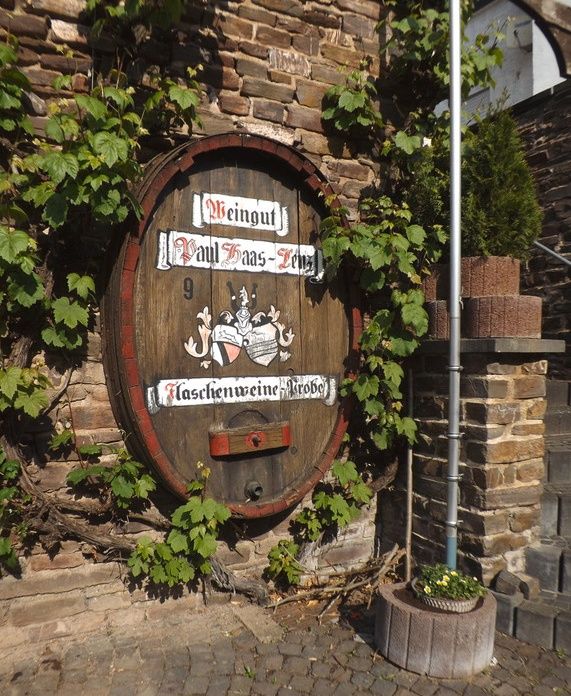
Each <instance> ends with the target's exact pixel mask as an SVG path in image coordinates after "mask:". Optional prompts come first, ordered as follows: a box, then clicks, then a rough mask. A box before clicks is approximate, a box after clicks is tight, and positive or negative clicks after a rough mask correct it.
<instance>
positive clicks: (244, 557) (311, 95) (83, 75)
mask: <svg viewBox="0 0 571 696" xmlns="http://www.w3.org/2000/svg"><path fill="white" fill-rule="evenodd" d="M84 9H85V2H83V1H82V0H1V1H0V33H1V34H2V37H6V36H7V35H8V34H12V35H15V36H16V37H17V38H18V40H19V46H20V48H19V56H20V65H21V67H22V69H23V70H24V72H25V73H26V74H27V76H28V77H29V79H30V82H31V84H32V93H31V94H30V98H29V99H30V109H31V111H32V112H33V122H34V125H35V127H36V128H37V129H38V130H39V131H41V130H42V128H43V127H44V126H45V123H46V120H47V119H46V114H47V113H48V109H49V105H50V102H52V101H53V100H56V99H58V98H60V97H61V96H68V95H66V94H65V93H63V94H62V93H58V92H56V91H55V90H54V88H53V87H52V83H53V80H54V79H55V78H56V77H57V76H58V75H61V74H71V75H72V76H73V85H74V88H75V89H76V90H77V91H79V92H81V91H86V90H87V89H88V88H89V85H90V82H91V80H92V55H93V54H92V46H91V45H90V42H89V40H88V31H87V29H86V27H85V26H84V24H82V19H81V13H82V12H83V10H84ZM379 11H380V5H379V3H378V2H376V1H374V0H334V1H333V2H332V1H331V0H313V1H311V2H306V1H305V0H303V1H302V0H236V1H231V0H220V1H214V0H195V1H193V2H192V1H191V2H189V4H188V8H187V10H186V11H185V14H184V17H183V19H182V21H181V22H180V25H179V26H177V28H176V31H175V32H174V34H173V36H172V40H165V41H164V42H162V43H159V42H157V40H155V39H149V40H147V41H146V42H145V43H144V44H143V46H142V47H141V50H140V55H141V60H140V61H139V62H137V64H133V65H130V66H129V69H130V70H137V71H139V73H140V74H142V75H143V76H144V74H145V73H148V71H149V70H151V69H152V66H153V64H155V63H160V65H161V66H166V67H168V68H169V70H170V72H171V73H172V74H173V75H175V76H183V75H184V74H185V71H186V68H187V66H189V65H191V66H192V65H196V64H197V63H198V62H200V63H202V64H203V65H204V71H203V73H202V78H201V79H202V80H203V82H204V94H203V100H202V104H201V106H200V110H199V111H200V116H201V118H202V123H203V125H202V126H201V127H200V128H198V129H197V130H196V132H195V133H194V134H193V135H197V136H201V135H213V134H217V133H222V132H227V131H234V132H248V133H255V134H260V135H265V136H268V137H270V138H274V139H276V140H278V141H280V142H282V143H285V144H288V145H292V146H295V147H297V148H299V150H300V151H301V152H303V153H305V154H306V155H307V156H308V157H309V158H310V159H311V160H312V161H313V162H314V163H315V164H316V165H317V166H318V167H319V168H320V169H321V171H322V172H323V173H324V174H325V175H326V176H327V178H328V179H329V181H330V183H331V184H332V186H333V188H334V190H335V191H336V193H337V194H338V196H339V198H340V200H341V202H342V203H344V204H346V205H347V206H348V208H349V209H350V210H352V211H354V210H355V208H356V203H357V200H358V197H359V195H360V192H361V190H362V189H363V188H364V187H366V186H367V185H368V184H370V183H371V182H372V181H373V179H374V178H375V176H376V168H375V165H374V163H373V162H372V160H371V159H370V157H369V155H368V153H367V152H365V151H362V150H359V148H358V146H357V147H354V148H353V149H351V150H349V149H348V148H347V147H345V146H344V144H343V143H342V142H341V141H340V140H339V139H337V138H334V137H330V136H329V135H327V134H326V133H325V132H324V129H323V125H322V122H321V101H322V98H323V95H324V93H325V91H326V90H327V89H328V87H330V86H331V85H332V84H336V83H340V82H341V81H343V79H344V77H343V72H342V71H343V70H346V69H348V68H355V67H357V66H358V65H359V62H360V61H361V59H362V58H363V57H364V56H366V55H369V54H370V55H371V56H373V71H378V42H377V39H376V35H375V31H374V29H375V24H376V21H377V20H378V18H379ZM97 48H98V49H99V50H100V52H101V54H102V56H103V60H104V61H105V60H111V57H112V55H113V51H114V47H113V45H112V44H110V43H109V42H108V41H106V40H105V39H104V38H102V39H100V40H99V41H98V42H97ZM143 79H145V78H144V77H143ZM187 137H188V133H185V132H184V131H181V132H180V133H179V134H178V135H177V136H176V137H175V138H174V139H173V138H164V137H153V138H148V139H147V141H146V142H145V143H144V145H143V148H142V157H143V159H149V158H150V157H152V156H153V155H154V154H157V153H159V152H161V151H166V150H168V149H170V148H171V147H172V146H173V144H175V142H176V141H181V140H183V139H185V138H187ZM83 251H84V253H89V251H88V247H86V248H85V249H84V250H83ZM37 360H38V361H39V362H40V363H41V362H43V363H44V364H45V365H46V370H47V371H48V372H49V375H50V377H51V379H52V382H53V385H54V391H57V389H58V388H59V387H60V386H61V385H62V384H64V383H65V381H67V380H69V390H68V397H69V398H67V397H66V398H65V399H62V400H60V401H59V402H58V404H57V406H56V407H55V408H54V409H53V410H52V411H51V412H50V414H49V419H50V423H44V424H43V425H42V424H38V425H37V429H36V431H34V432H31V433H29V440H30V444H33V445H34V447H35V448H36V449H37V451H38V452H39V453H40V454H39V456H38V457H37V458H36V460H35V464H34V466H33V467H32V469H31V471H30V473H31V474H32V476H33V477H34V479H35V480H36V482H37V483H38V485H39V486H40V487H41V489H42V490H44V491H46V492H49V493H50V494H57V495H60V496H69V495H70V491H69V490H68V489H67V487H66V485H65V478H66V476H67V474H68V472H69V471H70V469H71V468H73V467H74V466H76V465H77V464H78V461H77V456H76V455H73V454H70V455H66V456H62V455H60V456H54V455H53V454H52V453H50V452H49V451H48V448H47V442H48V438H49V436H50V432H51V426H55V427H56V428H57V429H61V428H73V430H74V431H75V434H76V439H77V443H78V444H79V445H81V444H86V443H93V442H96V443H105V444H108V445H110V446H119V445H121V444H122V433H121V431H120V430H119V428H118V425H117V423H116V421H115V418H114V416H113V412H112V410H111V406H110V402H109V395H108V389H107V385H106V378H105V372H104V366H103V361H102V350H101V332H100V325H99V321H98V322H97V324H96V326H95V327H94V329H93V331H92V332H91V333H90V335H89V342H88V345H87V349H86V352H85V353H84V354H82V355H78V356H77V360H76V362H75V364H74V365H73V367H71V368H70V367H69V366H68V365H64V364H62V363H61V360H59V359H58V358H57V357H56V356H51V355H41V356H38V358H37ZM104 461H105V458H104ZM157 503H158V504H159V505H161V504H164V508H163V509H166V510H168V509H169V506H170V507H171V508H172V506H173V505H174V504H175V503H176V501H173V499H172V498H170V497H169V496H168V495H166V494H164V495H162V496H159V498H158V500H157ZM373 518H374V511H370V512H369V513H367V514H365V515H364V517H363V518H362V519H361V520H360V521H359V522H358V523H356V524H355V525H354V526H353V527H352V528H350V529H349V530H348V531H347V533H346V534H345V535H344V538H343V539H339V540H338V541H337V542H334V543H332V544H330V545H328V547H327V549H326V550H325V554H324V558H323V562H322V563H323V564H326V565H327V566H328V567H333V568H334V567H336V565H343V566H344V565H347V564H349V563H352V562H355V561H358V560H360V559H365V558H368V557H369V556H370V553H371V551H372V549H373V543H374V533H375V527H374V519H373ZM288 523H289V515H282V516H281V517H280V518H279V519H275V518H272V519H270V520H261V521H258V522H256V523H251V524H249V525H248V524H246V523H243V522H237V523H236V525H235V529H234V531H235V532H236V538H235V539H234V540H233V541H229V543H228V544H226V545H225V544H222V545H221V550H220V553H221V557H222V559H223V560H225V561H226V562H227V563H228V564H229V565H230V566H231V567H232V568H233V569H235V570H236V571H238V572H240V571H244V572H247V573H252V572H253V573H254V574H258V575H259V573H260V570H261V568H262V567H263V566H265V565H266V563H267V559H266V554H267V552H268V550H269V548H270V547H271V546H273V545H274V544H275V543H276V541H277V539H279V538H281V537H283V536H285V535H286V533H287V528H288ZM105 529H107V530H109V529H113V525H112V524H111V525H109V524H106V525H105ZM114 532H115V533H117V534H127V535H138V534H141V533H148V532H149V530H148V529H147V528H146V527H145V526H144V525H143V524H141V523H139V522H136V523H135V522H129V523H127V524H122V525H119V526H116V527H115V529H114ZM105 560H106V559H105V558H104V557H102V556H101V555H99V554H97V553H95V552H94V551H93V549H92V548H90V547H89V545H86V544H82V543H77V542H74V541H69V542H65V544H64V545H63V547H62V549H61V550H60V553H59V554H57V555H55V556H48V555H47V554H46V553H45V552H44V551H43V550H42V549H41V548H40V546H39V545H37V546H35V547H33V548H32V549H31V550H30V553H29V554H28V555H27V556H26V558H24V559H23V570H24V577H23V580H20V581H18V582H17V583H16V581H13V580H12V579H11V578H3V579H1V580H0V613H2V612H4V613H2V615H3V616H5V618H6V621H7V623H8V624H9V625H11V626H12V628H13V629H14V631H13V632H12V634H11V635H12V636H13V637H15V638H14V639H16V638H17V640H20V641H26V640H28V639H29V638H30V636H31V635H35V634H36V633H37V631H34V625H35V624H36V623H39V622H41V621H42V620H45V621H48V620H49V618H50V617H52V618H56V617H57V616H59V617H64V620H67V619H65V617H66V616H69V615H71V614H73V613H81V612H84V611H87V610H92V609H93V607H95V605H97V606H98V607H99V609H93V610H94V611H103V612H105V611H108V610H109V611H111V610H112V609H113V608H115V609H116V608H118V607H121V606H124V605H125V604H130V603H133V602H141V601H147V600H148V597H147V596H146V595H145V596H143V595H142V594H141V593H138V594H137V593H134V594H131V595H125V594H124V588H125V583H124V582H123V581H122V580H121V579H120V574H119V573H120V571H119V570H118V567H116V566H115V565H114V564H106V566H108V572H102V571H101V570H100V565H101V564H100V562H101V561H105ZM314 565H315V566H316V567H318V566H319V565H320V562H319V561H317V562H315V563H314ZM111 571H113V572H111ZM110 572H111V574H110V575H109V573H110ZM33 594H42V595H44V594H46V595H49V598H48V599H49V601H47V604H46V603H44V604H42V607H40V609H41V610H40V609H38V611H36V612H35V613H34V612H27V613H26V612H24V613H23V614H22V612H21V611H20V613H19V614H18V613H17V611H16V610H17V609H18V607H21V605H25V604H26V602H27V601H28V600H26V599H25V598H26V597H28V596H29V595H33ZM95 596H96V597H97V600H95V599H94V597H95ZM102 597H107V599H102ZM18 598H20V599H18ZM66 598H67V599H68V600H69V602H68V603H67V604H66V602H65V601H63V600H65V599H66ZM72 600H73V601H72ZM65 606H67V607H68V609H69V607H71V608H72V609H73V611H71V610H69V611H68V610H67V609H65V608H64V607H65ZM14 612H16V613H14ZM70 612H71V613H70ZM69 620H70V621H71V620H72V619H69ZM16 628H17V629H18V630H16ZM46 630H47V629H46ZM53 630H54V631H55V630H58V629H57V626H56V625H55V624H54V628H53Z"/></svg>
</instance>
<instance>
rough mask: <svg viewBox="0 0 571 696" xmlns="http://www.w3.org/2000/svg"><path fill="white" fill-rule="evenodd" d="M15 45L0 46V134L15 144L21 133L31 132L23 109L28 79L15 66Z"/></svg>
mask: <svg viewBox="0 0 571 696" xmlns="http://www.w3.org/2000/svg"><path fill="white" fill-rule="evenodd" d="M17 60H18V55H17V46H16V45H15V43H3V44H0V133H2V135H4V136H6V137H9V138H10V139H12V140H13V141H15V142H17V141H18V140H19V138H20V137H21V136H22V133H27V134H30V133H31V132H32V130H33V128H32V123H31V121H30V119H29V118H28V117H27V116H26V110H25V109H24V107H23V99H24V95H25V93H26V92H27V91H29V90H30V82H29V80H28V78H27V77H26V76H25V75H24V73H22V72H21V71H20V70H18V69H17V68H16V67H15V65H16V63H17Z"/></svg>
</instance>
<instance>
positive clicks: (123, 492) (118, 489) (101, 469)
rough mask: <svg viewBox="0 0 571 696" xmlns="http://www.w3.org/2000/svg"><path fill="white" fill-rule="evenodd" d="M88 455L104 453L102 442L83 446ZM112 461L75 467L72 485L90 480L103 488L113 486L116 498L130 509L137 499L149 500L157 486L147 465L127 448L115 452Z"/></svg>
mask: <svg viewBox="0 0 571 696" xmlns="http://www.w3.org/2000/svg"><path fill="white" fill-rule="evenodd" d="M79 452H80V454H83V455H84V456H99V455H100V454H101V453H102V450H101V448H100V447H99V446H98V445H95V446H89V445H88V446H85V447H80V448H79ZM114 454H115V455H116V459H115V462H114V463H113V464H112V465H110V466H109V465H103V464H93V465H91V466H85V467H81V468H79V469H73V470H72V471H70V472H69V474H68V475H67V484H68V485H69V486H78V485H79V484H83V483H86V484H88V485H92V486H95V487H97V488H98V489H100V490H109V491H110V494H111V496H112V499H113V502H114V503H115V505H116V506H117V507H118V508H119V509H120V510H128V509H129V508H131V507H132V505H133V503H134V502H136V501H141V500H148V497H149V493H151V492H152V491H154V490H155V489H156V483H155V481H154V480H153V478H152V477H151V476H150V475H149V474H148V473H145V467H144V466H143V464H141V463H140V462H137V461H135V460H134V459H133V458H132V457H131V455H130V454H129V453H128V452H127V450H125V449H119V450H116V451H115V452H114Z"/></svg>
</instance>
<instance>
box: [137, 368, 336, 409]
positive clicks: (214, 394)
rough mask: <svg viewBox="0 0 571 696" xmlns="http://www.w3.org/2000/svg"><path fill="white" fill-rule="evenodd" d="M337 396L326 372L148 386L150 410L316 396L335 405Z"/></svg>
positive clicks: (164, 381) (175, 381)
mask: <svg viewBox="0 0 571 696" xmlns="http://www.w3.org/2000/svg"><path fill="white" fill-rule="evenodd" d="M336 398H337V380H336V378H335V377H328V376H325V375H282V376H279V377H278V376H267V377H220V378H209V377H206V378H202V377H198V378H193V379H162V380H160V381H159V382H158V383H157V384H156V385H155V386H154V387H148V388H147V408H148V410H149V413H157V412H158V410H159V408H160V407H161V406H163V407H171V406H204V405H208V404H238V403H249V402H259V401H298V400H302V399H313V400H317V401H323V402H324V403H325V404H326V405H327V406H332V405H333V404H334V403H335V400H336Z"/></svg>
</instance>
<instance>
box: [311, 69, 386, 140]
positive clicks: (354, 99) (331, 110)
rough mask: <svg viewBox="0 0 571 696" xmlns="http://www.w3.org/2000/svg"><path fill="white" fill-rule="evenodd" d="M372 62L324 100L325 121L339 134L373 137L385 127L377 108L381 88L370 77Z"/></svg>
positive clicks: (352, 74) (327, 94)
mask: <svg viewBox="0 0 571 696" xmlns="http://www.w3.org/2000/svg"><path fill="white" fill-rule="evenodd" d="M370 62H371V61H370V60H368V59H365V60H363V61H362V63H361V65H360V67H359V69H358V70H353V71H351V72H350V73H349V74H348V75H347V78H346V80H345V82H344V83H343V84H340V85H334V86H333V87H331V88H330V89H329V90H327V93H326V95H325V98H324V105H323V106H324V108H323V111H322V114H321V116H322V118H323V120H324V121H325V122H326V123H327V124H330V125H331V126H332V127H333V128H334V129H335V130H337V131H341V132H345V133H349V132H350V133H352V134H353V135H358V136H361V137H367V136H369V137H372V136H374V135H375V134H376V133H378V132H379V130H380V129H381V128H382V127H383V120H382V118H381V115H380V113H379V111H378V109H377V108H376V105H375V100H376V98H377V95H378V93H377V86H376V84H375V81H374V80H373V78H372V77H371V75H370V73H369V67H370Z"/></svg>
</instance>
